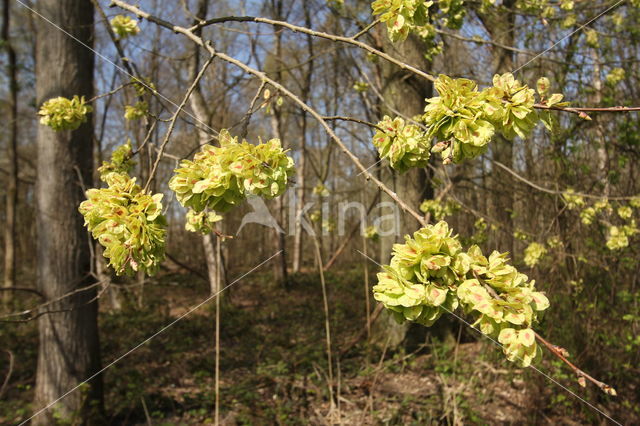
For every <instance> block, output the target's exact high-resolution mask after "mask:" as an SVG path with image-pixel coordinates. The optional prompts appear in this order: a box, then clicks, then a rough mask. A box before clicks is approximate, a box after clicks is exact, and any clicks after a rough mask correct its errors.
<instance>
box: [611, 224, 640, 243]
mask: <svg viewBox="0 0 640 426" xmlns="http://www.w3.org/2000/svg"><path fill="white" fill-rule="evenodd" d="M638 232H640V230H639V229H638V227H637V225H636V222H635V220H632V221H631V223H630V224H629V225H624V226H610V227H609V230H608V232H607V234H608V236H607V248H608V249H609V250H621V249H623V248H626V247H629V237H632V236H634V235H635V234H637V233H638Z"/></svg>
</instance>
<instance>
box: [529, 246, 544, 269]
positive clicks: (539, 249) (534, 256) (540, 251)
mask: <svg viewBox="0 0 640 426" xmlns="http://www.w3.org/2000/svg"><path fill="white" fill-rule="evenodd" d="M545 254H547V249H546V247H545V246H544V245H542V244H540V243H531V244H529V246H528V247H527V248H526V249H525V250H524V263H525V264H526V265H527V266H528V267H530V268H533V267H534V266H536V265H537V264H538V263H539V262H540V260H542V258H543V257H544V255H545Z"/></svg>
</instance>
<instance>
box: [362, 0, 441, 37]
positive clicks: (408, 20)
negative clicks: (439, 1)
mask: <svg viewBox="0 0 640 426" xmlns="http://www.w3.org/2000/svg"><path fill="white" fill-rule="evenodd" d="M432 5H433V1H425V0H376V1H374V2H373V3H372V4H371V8H372V9H373V14H374V15H380V21H381V22H384V23H386V25H387V32H388V34H389V39H391V41H394V42H396V41H403V40H406V38H407V36H408V35H409V32H410V31H411V30H413V29H414V28H416V27H420V26H422V25H425V24H426V23H427V22H428V19H427V18H428V16H429V7H431V6H432Z"/></svg>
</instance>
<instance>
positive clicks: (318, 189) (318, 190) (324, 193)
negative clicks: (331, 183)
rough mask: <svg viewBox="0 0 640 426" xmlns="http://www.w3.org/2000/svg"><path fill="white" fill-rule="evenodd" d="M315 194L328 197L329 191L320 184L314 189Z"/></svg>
mask: <svg viewBox="0 0 640 426" xmlns="http://www.w3.org/2000/svg"><path fill="white" fill-rule="evenodd" d="M313 194H314V195H317V196H319V197H328V196H329V189H328V188H327V187H326V186H325V185H324V184H323V183H322V182H318V184H317V185H316V186H314V187H313Z"/></svg>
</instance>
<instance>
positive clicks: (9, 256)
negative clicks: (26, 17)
mask: <svg viewBox="0 0 640 426" xmlns="http://www.w3.org/2000/svg"><path fill="white" fill-rule="evenodd" d="M3 6H4V15H3V22H2V42H3V43H4V48H5V50H6V52H7V76H8V79H9V101H8V106H9V116H8V117H7V119H8V121H9V126H8V127H9V129H8V130H9V134H8V140H7V160H8V166H7V172H8V177H7V205H6V218H5V228H4V286H5V287H6V288H11V287H15V286H16V241H15V239H16V206H17V204H18V79H17V68H16V51H15V50H14V49H13V46H12V45H11V40H10V39H9V24H10V21H11V19H10V8H9V0H4V1H3ZM3 293H4V294H3V301H4V302H5V303H7V304H8V303H9V302H10V301H11V298H12V297H11V296H12V295H11V291H5V292H3Z"/></svg>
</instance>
